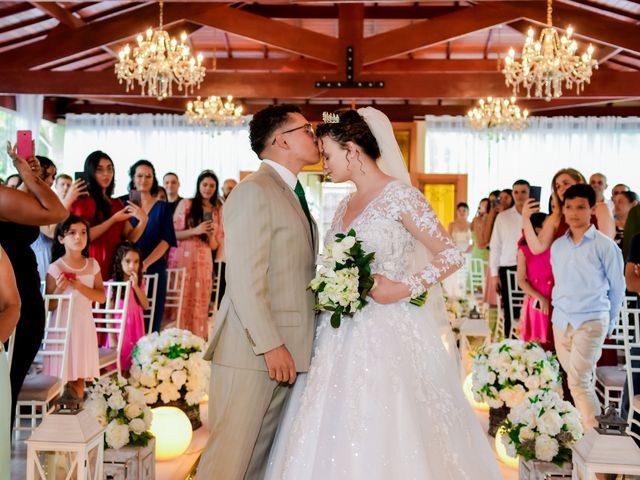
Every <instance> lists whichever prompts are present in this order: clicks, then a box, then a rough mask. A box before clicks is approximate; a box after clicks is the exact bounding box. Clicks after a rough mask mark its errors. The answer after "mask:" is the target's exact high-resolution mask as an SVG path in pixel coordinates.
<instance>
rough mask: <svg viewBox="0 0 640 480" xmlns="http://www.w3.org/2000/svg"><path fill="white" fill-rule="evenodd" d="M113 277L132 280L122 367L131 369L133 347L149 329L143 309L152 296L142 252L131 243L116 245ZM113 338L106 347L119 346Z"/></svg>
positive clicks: (121, 361) (114, 278) (122, 280)
mask: <svg viewBox="0 0 640 480" xmlns="http://www.w3.org/2000/svg"><path fill="white" fill-rule="evenodd" d="M111 280H113V281H115V282H129V283H130V284H131V288H130V290H129V303H128V305H127V318H126V319H125V322H124V332H123V334H122V348H121V350H120V367H121V368H122V370H129V369H130V368H131V354H132V353H133V347H135V345H136V343H138V340H140V339H141V338H142V337H144V335H145V333H146V325H145V324H144V310H146V309H148V308H149V299H148V298H147V295H146V293H145V291H144V290H145V285H144V275H143V272H142V252H140V250H139V249H138V248H137V247H136V246H135V245H133V244H132V243H129V242H123V243H121V244H120V245H118V247H117V248H116V253H115V256H114V257H113V273H112V275H111ZM122 302H123V300H122V299H118V303H119V305H118V306H119V307H121V306H122ZM113 340H114V339H113V338H111V337H109V338H108V341H107V348H116V345H112V342H113Z"/></svg>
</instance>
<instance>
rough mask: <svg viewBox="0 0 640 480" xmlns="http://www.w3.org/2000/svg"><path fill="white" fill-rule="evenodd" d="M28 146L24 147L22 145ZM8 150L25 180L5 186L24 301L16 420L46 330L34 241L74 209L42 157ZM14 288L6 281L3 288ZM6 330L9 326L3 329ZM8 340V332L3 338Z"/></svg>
mask: <svg viewBox="0 0 640 480" xmlns="http://www.w3.org/2000/svg"><path fill="white" fill-rule="evenodd" d="M21 151H22V150H21ZM7 153H8V154H9V156H10V157H11V159H12V160H13V165H14V167H15V168H16V170H17V171H18V174H19V175H20V178H21V179H22V184H21V185H20V187H19V188H18V189H14V188H9V187H4V186H0V246H2V249H3V250H4V253H3V254H2V255H3V256H4V255H5V254H6V256H7V258H8V259H9V260H10V262H11V266H12V268H13V271H14V274H15V282H16V286H17V290H18V293H19V295H20V299H21V300H22V303H21V305H20V317H19V320H18V325H17V327H16V330H15V335H14V349H13V359H12V361H11V425H13V420H14V415H15V410H16V400H17V398H18V394H19V393H20V389H21V388H22V382H23V381H24V378H25V377H26V375H27V372H28V371H29V367H31V363H32V362H33V359H34V358H35V356H36V354H37V353H38V349H39V348H40V343H41V342H42V337H43V335H44V302H43V300H42V295H41V293H40V276H39V275H38V264H37V263H36V257H35V255H34V253H33V250H31V244H32V243H33V242H34V241H35V240H36V238H38V234H39V231H40V230H39V228H38V227H39V226H42V225H50V224H52V223H58V222H61V221H63V220H64V219H65V218H67V216H68V215H69V213H68V212H67V210H66V209H65V208H64V206H63V205H62V203H61V202H60V199H59V198H58V196H57V195H56V193H55V192H54V191H53V190H52V189H51V188H50V187H49V185H47V184H46V183H45V182H43V181H42V179H41V178H40V163H39V162H38V159H37V158H35V157H34V156H33V146H32V148H31V149H30V152H29V154H30V157H29V158H27V159H26V160H25V158H23V157H22V156H21V155H19V154H18V150H17V148H16V147H15V146H12V145H11V144H8V145H7ZM5 288H7V289H8V288H9V285H8V284H5V283H0V289H5ZM3 336H6V332H5V333H4V334H3ZM2 340H4V338H2Z"/></svg>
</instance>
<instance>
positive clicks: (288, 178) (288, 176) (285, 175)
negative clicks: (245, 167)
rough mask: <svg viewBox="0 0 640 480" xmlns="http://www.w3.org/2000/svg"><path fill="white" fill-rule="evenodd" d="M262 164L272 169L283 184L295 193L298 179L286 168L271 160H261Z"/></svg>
mask: <svg viewBox="0 0 640 480" xmlns="http://www.w3.org/2000/svg"><path fill="white" fill-rule="evenodd" d="M262 161H263V162H264V163H266V164H267V165H269V166H270V167H271V168H273V169H274V170H275V171H276V173H277V174H278V175H280V178H282V180H284V183H286V184H287V185H289V187H291V190H293V191H294V192H295V189H296V183H298V177H296V176H295V175H294V174H293V172H292V171H291V170H289V169H288V168H287V167H285V166H283V165H280V164H279V163H278V162H274V161H273V160H267V159H266V158H265V159H264V160H262Z"/></svg>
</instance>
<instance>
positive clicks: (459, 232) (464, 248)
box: [442, 202, 472, 298]
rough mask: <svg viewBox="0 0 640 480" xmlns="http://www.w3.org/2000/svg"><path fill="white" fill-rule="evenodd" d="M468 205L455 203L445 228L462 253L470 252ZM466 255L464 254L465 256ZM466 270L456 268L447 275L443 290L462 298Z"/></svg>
mask: <svg viewBox="0 0 640 480" xmlns="http://www.w3.org/2000/svg"><path fill="white" fill-rule="evenodd" d="M468 217H469V205H467V204H466V203H464V202H460V203H458V204H457V205H456V213H455V218H454V220H453V222H450V223H449V225H448V227H447V230H448V232H449V235H451V237H452V238H453V241H454V242H455V244H456V247H458V250H460V251H461V252H463V253H464V254H469V253H471V248H472V247H471V224H470V223H469V221H468ZM467 256H468V255H465V257H467ZM465 273H466V272H464V271H461V270H458V271H457V272H456V273H454V274H452V275H451V276H449V277H447V278H446V279H445V280H444V282H443V283H442V286H443V288H444V290H445V292H446V293H447V294H448V295H450V296H452V297H454V298H462V297H463V296H464V294H465V289H466V280H467V278H466V275H465Z"/></svg>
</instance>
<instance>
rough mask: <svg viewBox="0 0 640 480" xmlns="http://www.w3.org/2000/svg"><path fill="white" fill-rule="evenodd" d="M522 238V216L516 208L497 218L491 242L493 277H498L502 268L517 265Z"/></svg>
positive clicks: (490, 260) (490, 261)
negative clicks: (519, 242) (519, 244)
mask: <svg viewBox="0 0 640 480" xmlns="http://www.w3.org/2000/svg"><path fill="white" fill-rule="evenodd" d="M520 237H522V215H520V213H518V210H516V207H515V206H514V207H511V208H508V209H507V210H505V211H504V212H500V213H499V214H498V216H497V217H496V222H495V224H494V225H493V232H492V233H491V241H490V242H489V267H490V269H491V276H493V277H497V276H498V269H499V268H500V267H513V266H515V265H516V263H517V260H516V259H517V256H518V240H520Z"/></svg>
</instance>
